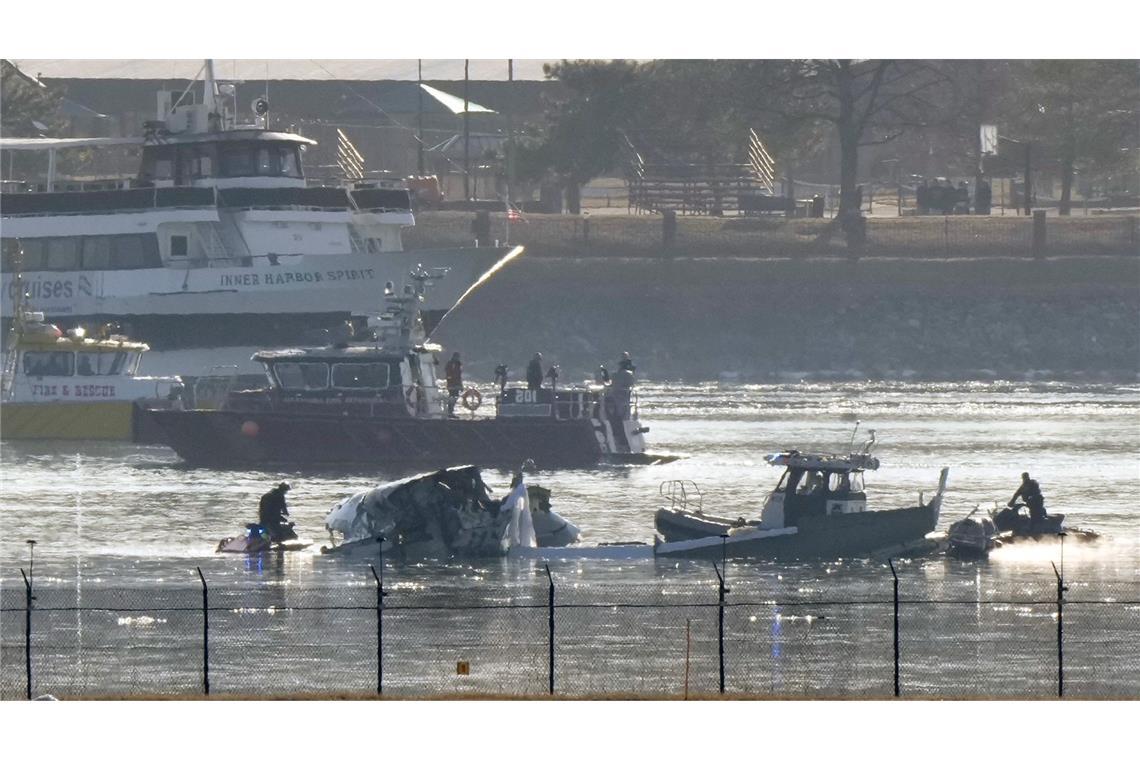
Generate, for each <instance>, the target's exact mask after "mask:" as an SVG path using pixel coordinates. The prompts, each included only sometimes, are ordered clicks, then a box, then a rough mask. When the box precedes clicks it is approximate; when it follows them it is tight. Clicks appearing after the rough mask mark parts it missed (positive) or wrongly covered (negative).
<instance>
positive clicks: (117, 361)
mask: <svg viewBox="0 0 1140 760" xmlns="http://www.w3.org/2000/svg"><path fill="white" fill-rule="evenodd" d="M128 355H129V354H128V353H127V352H126V351H115V352H112V353H104V352H100V353H97V354H87V353H80V354H79V357H78V359H77V360H76V374H78V375H118V374H120V373H121V372H122V371H123V365H124V364H126V361H127V356H128Z"/></svg>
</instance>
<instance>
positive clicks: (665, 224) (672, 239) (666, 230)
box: [661, 209, 677, 249]
mask: <svg viewBox="0 0 1140 760" xmlns="http://www.w3.org/2000/svg"><path fill="white" fill-rule="evenodd" d="M676 243H677V212H676V211H674V210H672V209H666V210H665V211H662V212H661V244H662V246H663V247H665V248H666V249H671V248H672V247H673V246H674V245H675V244H676Z"/></svg>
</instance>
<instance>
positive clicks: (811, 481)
mask: <svg viewBox="0 0 1140 760" xmlns="http://www.w3.org/2000/svg"><path fill="white" fill-rule="evenodd" d="M825 482H826V481H825V480H824V477H823V473H822V472H820V471H818V470H808V472H807V475H806V476H805V477H804V479H803V480H802V481H800V484H799V486H797V487H796V495H797V496H811V495H814V494H817V493H820V492H822V491H823V487H824V483H825Z"/></svg>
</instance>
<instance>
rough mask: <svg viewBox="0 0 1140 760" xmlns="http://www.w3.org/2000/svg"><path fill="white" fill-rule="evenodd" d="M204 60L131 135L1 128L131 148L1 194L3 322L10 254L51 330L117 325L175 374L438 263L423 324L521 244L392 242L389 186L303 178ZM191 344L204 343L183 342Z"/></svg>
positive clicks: (273, 340) (15, 146)
mask: <svg viewBox="0 0 1140 760" xmlns="http://www.w3.org/2000/svg"><path fill="white" fill-rule="evenodd" d="M203 72H204V76H203V83H202V96H201V98H195V97H194V95H193V94H192V92H191V90H192V88H193V85H192V86H191V88H188V89H187V90H186V91H185V92H183V93H181V95H176V94H175V93H169V92H162V93H159V98H158V105H159V108H158V121H156V122H149V123H148V131H147V134H146V135H145V136H144V137H143V138H140V139H138V140H123V139H110V140H106V141H101V140H99V139H86V140H84V139H78V140H23V139H9V138H5V139H3V140H0V148H4V149H9V150H20V149H39V150H47V151H49V153H50V155H52V156H54V152H55V151H56V150H61V149H65V148H68V147H87V146H97V145H99V144H100V143H101V142H110V143H118V144H121V143H123V142H136V143H138V144H140V145H141V150H142V156H141V163H140V168H139V171H138V174H137V176H135V177H133V178H131V179H129V180H123V181H109V182H101V183H91V184H89V185H87V186H86V188H92V187H97V188H101V189H83V190H72V189H68V190H66V191H60V190H59V189H58V188H56V187H55V186H54V178H53V176H52V174H51V172H52V171H53V170H54V169H49V179H48V184H47V186H46V188H44V190H45V191H43V192H13V191H10V190H9V191H8V192H5V193H4V194H3V196H2V197H0V214H2V216H3V229H2V246H3V256H4V261H3V288H4V290H3V293H4V294H5V296H6V297H5V299H4V302H3V316H4V318H5V321H6V324H7V320H9V319H11V317H12V316H13V313H12V303H13V301H14V299H15V297H16V294H15V293H14V292H12V289H13V287H15V284H14V283H15V280H14V279H13V278H14V265H13V262H14V260H15V259H16V258H17V257H18V256H21V255H22V261H23V264H22V275H23V278H24V287H25V290H26V293H27V295H28V296H29V297H30V298H31V299H32V300H33V301H34V302H35V303H36V305H37V308H39V309H40V310H42V311H43V312H44V313H45V315H46V316H47V317H48V318H50V319H52V320H53V321H55V322H57V323H58V324H60V325H61V326H62V327H64V328H68V327H75V326H79V325H81V324H83V323H93V322H107V321H120V322H122V323H123V324H124V326H129V332H130V334H131V335H132V336H134V337H136V338H139V339H141V340H145V341H147V342H148V343H150V344H151V345H152V346H153V347H154V348H155V349H156V350H155V352H154V354H152V356H151V359H152V366H154V365H155V364H157V365H158V366H160V367H162V368H163V369H164V370H168V371H182V372H189V371H194V370H197V369H198V368H200V367H202V366H205V362H206V358H207V357H208V358H209V359H210V360H211V361H210V363H219V362H227V360H229V361H228V363H238V364H240V365H243V367H242V370H243V371H244V369H245V366H246V362H248V360H249V356H250V353H251V352H252V351H253V349H254V348H256V347H261V346H274V345H295V344H296V343H297V342H298V341H299V340H300V338H301V335H302V334H303V333H304V332H305V331H309V330H320V329H328V328H332V327H335V326H339V325H342V324H343V323H344V322H345V321H351V320H356V321H357V322H359V321H360V320H361V319H362V318H363V316H362V315H364V314H366V313H368V311H369V310H371V309H373V308H374V305H375V303H376V296H377V293H378V292H379V291H380V290H381V289H382V288H383V286H384V284H385V283H386V282H393V283H396V284H397V285H398V286H399V285H402V284H404V283H405V282H406V280H405V277H406V275H407V273H408V272H409V271H411V270H412V269H413V268H414V267H415V266H416V265H423V266H425V267H428V268H433V269H436V268H444V269H447V270H448V277H447V278H446V280H444V281H442V282H441V283H439V285H438V286H437V287H435V288H433V289H432V291H431V293H430V294H429V295H428V299H427V301H426V302H425V303H424V319H425V322H426V323H427V325H428V329H429V331H430V329H431V327H432V326H434V324H435V323H438V321H439V319H441V318H442V316H443V315H444V314H445V313H446V312H447V311H448V310H449V309H450V308H451V307H452V306H453V305H454V304H455V303H456V302H458V301H459V300H460V299H461V298H462V297H463V295H464V294H465V293H467V292H468V291H469V290H470V289H471V288H472V287H474V286H475V285H476V284H477V283H479V282H481V281H482V280H483V279H485V278H486V277H488V276H489V275H490V273H492V272H493V271H494V270H496V269H497V268H498V267H501V266H502V265H504V264H505V263H506V262H507V261H509V260H510V259H511V258H513V257H514V256H517V255H518V254H519V253H521V250H522V249H521V248H514V249H505V248H495V247H483V248H479V247H472V248H461V249H441V250H417V251H414V252H410V251H404V250H403V246H402V242H401V231H402V229H403V228H404V227H407V226H411V225H413V224H414V223H415V220H414V217H413V214H412V210H411V204H410V198H409V194H408V191H407V188H406V187H405V186H404V184H403V183H402V182H397V181H391V180H388V181H384V180H380V181H370V182H357V183H351V184H345V185H323V186H311V185H310V183H309V181H308V180H307V179H306V177H305V174H304V171H303V168H302V160H301V159H302V154H303V151H304V150H305V149H306V147H308V146H310V145H313V144H315V143H314V141H312V140H310V139H308V138H306V137H303V136H301V135H298V134H294V133H291V132H283V131H275V130H271V129H269V128H268V123H267V117H266V115H265V113H266V110H267V108H268V105H267V104H266V103H264V101H262V102H260V103H258V104H255V112H256V113H259V115H258V117H257V120H256V123H253V124H239V123H238V119H237V116H236V107H235V106H234V104H233V102H232V100H233V99H232V98H230V97H229V96H228V95H226V94H224V93H223V92H222V91H221V90H220V89H219V84H218V82H217V81H216V80H215V79H214V76H213V66H212V63H211V62H209V61H207V62H206V64H205V66H204V67H203ZM50 164H51V165H52V167H54V159H53V160H52V161H51V162H50ZM219 348H230V349H232V350H229V351H228V352H225V353H224V354H222V355H219V354H218V353H217V351H216V349H219ZM193 349H214V350H215V351H214V353H212V354H209V353H208V352H205V351H199V352H195V353H192V354H188V353H186V352H188V351H191V350H193ZM172 352H174V353H172ZM156 354H157V355H158V356H156ZM235 357H237V358H238V360H237V361H236V362H234V361H233V360H234V359H235ZM156 359H157V360H158V361H157V362H156V361H154V360H156ZM250 370H251V371H253V370H254V368H252V367H250Z"/></svg>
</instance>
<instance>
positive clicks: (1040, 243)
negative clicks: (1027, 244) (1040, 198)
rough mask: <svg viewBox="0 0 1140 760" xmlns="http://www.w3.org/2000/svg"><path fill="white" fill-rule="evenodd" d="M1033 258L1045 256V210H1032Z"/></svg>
mask: <svg viewBox="0 0 1140 760" xmlns="http://www.w3.org/2000/svg"><path fill="white" fill-rule="evenodd" d="M1033 258H1035V259H1043V258H1045V212H1044V211H1042V210H1037V211H1034V212H1033Z"/></svg>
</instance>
